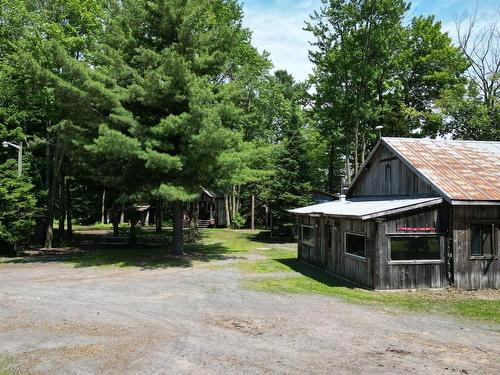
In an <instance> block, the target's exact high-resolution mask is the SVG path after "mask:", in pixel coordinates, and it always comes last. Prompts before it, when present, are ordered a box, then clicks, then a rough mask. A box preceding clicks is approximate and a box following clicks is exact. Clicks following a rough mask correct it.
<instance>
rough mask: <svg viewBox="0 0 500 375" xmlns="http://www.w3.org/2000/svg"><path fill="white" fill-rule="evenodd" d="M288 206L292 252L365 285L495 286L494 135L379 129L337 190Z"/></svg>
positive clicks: (499, 157)
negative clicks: (441, 136)
mask: <svg viewBox="0 0 500 375" xmlns="http://www.w3.org/2000/svg"><path fill="white" fill-rule="evenodd" d="M291 212H293V213H294V214H296V215H297V218H298V234H299V244H298V256H299V258H300V259H301V260H303V261H305V262H309V263H312V264H314V265H316V266H319V267H322V268H324V269H325V270H327V271H328V272H331V273H333V274H334V275H337V276H339V277H342V278H345V279H348V280H350V281H353V282H355V283H357V284H359V285H362V286H364V287H367V288H372V289H413V288H440V287H446V286H449V285H454V286H456V287H457V288H459V289H465V290H474V289H483V288H499V287H500V261H499V258H498V256H499V251H500V142H475V141H447V140H431V139H410V138H382V139H381V140H380V141H379V142H378V143H377V145H376V146H375V148H374V149H373V151H372V152H371V154H370V155H369V157H368V158H367V160H366V162H365V163H364V165H363V166H362V167H361V168H360V170H359V171H358V173H357V174H356V176H355V177H354V179H353V181H352V183H351V185H350V187H349V188H348V190H347V193H346V196H345V197H341V198H340V199H339V200H337V201H332V202H327V203H322V204H316V205H312V206H308V207H303V208H298V209H295V210H292V211H291Z"/></svg>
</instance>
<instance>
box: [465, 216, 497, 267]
mask: <svg viewBox="0 0 500 375" xmlns="http://www.w3.org/2000/svg"><path fill="white" fill-rule="evenodd" d="M473 225H490V226H491V241H492V248H491V254H487V255H485V254H484V252H483V253H482V254H481V255H476V254H472V226H473ZM499 232H500V222H499V221H497V220H475V221H473V222H471V223H470V224H469V259H470V260H475V259H479V260H482V259H497V258H498V252H499V250H500V245H499V243H498V242H499V241H498V240H499V238H498V236H499V235H500V234H499ZM481 250H482V249H481Z"/></svg>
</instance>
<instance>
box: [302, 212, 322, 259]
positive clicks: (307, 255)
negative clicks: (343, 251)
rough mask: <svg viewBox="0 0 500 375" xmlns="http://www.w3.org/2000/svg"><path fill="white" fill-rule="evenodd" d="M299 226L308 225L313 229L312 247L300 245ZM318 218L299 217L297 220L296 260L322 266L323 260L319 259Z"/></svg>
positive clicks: (319, 235) (319, 234)
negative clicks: (297, 242)
mask: <svg viewBox="0 0 500 375" xmlns="http://www.w3.org/2000/svg"><path fill="white" fill-rule="evenodd" d="M301 225H310V226H313V227H314V239H315V241H314V246H309V245H307V244H304V243H302V229H301ZM320 229H321V228H320V218H319V217H314V216H309V215H306V216H299V218H298V228H297V230H298V237H299V246H298V258H299V259H300V260H303V261H305V262H308V263H311V264H314V265H316V266H322V265H323V260H322V257H321V233H320Z"/></svg>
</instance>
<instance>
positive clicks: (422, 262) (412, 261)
mask: <svg viewBox="0 0 500 375" xmlns="http://www.w3.org/2000/svg"><path fill="white" fill-rule="evenodd" d="M443 263H444V260H442V259H435V260H390V261H388V262H387V264H389V265H390V266H397V265H402V264H443Z"/></svg>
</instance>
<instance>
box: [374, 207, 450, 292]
mask: <svg viewBox="0 0 500 375" xmlns="http://www.w3.org/2000/svg"><path fill="white" fill-rule="evenodd" d="M401 227H414V228H421V227H428V228H429V227H434V228H436V230H434V231H430V232H427V231H426V232H420V233H419V232H412V233H411V234H415V235H418V234H425V235H429V234H437V233H440V234H443V236H441V237H440V247H441V261H440V262H439V263H435V262H433V263H430V262H428V263H425V262H411V261H408V262H404V263H403V262H391V260H390V237H391V234H400V235H401V234H403V235H405V234H406V235H407V234H408V232H405V231H401V230H398V228H401ZM447 231H448V214H447V208H446V207H441V208H439V209H434V210H428V211H420V212H417V213H415V214H413V215H410V216H400V217H396V218H391V219H390V220H387V221H383V222H381V223H379V225H378V230H377V245H376V254H375V255H374V259H375V262H374V285H375V286H374V287H375V289H415V288H441V287H445V286H447V285H449V280H448V278H447V272H446V260H447V256H448V246H447V244H448V237H447Z"/></svg>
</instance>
